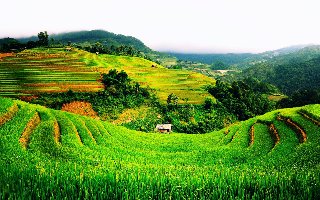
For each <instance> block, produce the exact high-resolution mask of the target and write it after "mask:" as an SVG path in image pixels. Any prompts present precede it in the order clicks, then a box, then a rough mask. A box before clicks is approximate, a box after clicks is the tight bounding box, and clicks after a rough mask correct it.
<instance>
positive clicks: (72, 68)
mask: <svg viewBox="0 0 320 200" xmlns="http://www.w3.org/2000/svg"><path fill="white" fill-rule="evenodd" d="M0 55H4V56H3V58H0V78H1V81H0V95H1V96H14V97H16V96H20V95H22V96H25V95H34V94H38V93H42V92H64V91H68V90H69V89H71V90H74V91H83V92H96V91H100V90H102V89H103V85H102V83H101V82H99V79H100V74H99V73H98V72H95V71H94V70H93V69H92V67H90V66H87V65H86V63H85V62H81V61H80V58H79V57H78V53H77V52H76V51H66V50H65V49H63V48H50V49H47V48H43V49H42V48H38V49H30V50H25V51H22V52H20V53H16V54H0ZM0 57H1V56H0Z"/></svg>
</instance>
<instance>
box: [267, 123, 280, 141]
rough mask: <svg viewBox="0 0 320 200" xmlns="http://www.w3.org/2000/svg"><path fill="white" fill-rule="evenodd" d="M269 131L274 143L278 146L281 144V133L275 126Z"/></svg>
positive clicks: (270, 127) (270, 126) (271, 126)
mask: <svg viewBox="0 0 320 200" xmlns="http://www.w3.org/2000/svg"><path fill="white" fill-rule="evenodd" d="M269 131H270V134H271V137H272V139H273V141H274V145H277V144H278V143H279V142H280V137H279V133H278V131H277V129H276V127H275V126H274V124H270V125H269Z"/></svg>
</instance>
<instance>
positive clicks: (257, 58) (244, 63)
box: [168, 44, 312, 69]
mask: <svg viewBox="0 0 320 200" xmlns="http://www.w3.org/2000/svg"><path fill="white" fill-rule="evenodd" d="M308 46H312V45H311V44H303V45H294V46H289V47H285V48H281V49H277V50H273V51H266V52H263V53H259V54H253V53H227V54H194V53H192V54H191V53H190V54H189V53H172V52H168V54H169V55H171V56H174V57H176V58H177V59H179V60H184V61H192V62H199V63H204V64H209V65H211V64H215V63H224V64H225V65H227V66H229V68H238V69H246V68H249V67H251V66H252V65H254V64H256V63H260V62H265V61H267V60H270V59H273V58H275V57H277V56H281V55H286V54H290V53H294V52H297V51H299V50H301V49H303V48H305V47H308Z"/></svg>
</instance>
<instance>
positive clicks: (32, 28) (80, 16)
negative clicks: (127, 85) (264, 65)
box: [0, 0, 320, 52]
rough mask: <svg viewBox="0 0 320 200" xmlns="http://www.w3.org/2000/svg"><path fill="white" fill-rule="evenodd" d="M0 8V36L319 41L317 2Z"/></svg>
mask: <svg viewBox="0 0 320 200" xmlns="http://www.w3.org/2000/svg"><path fill="white" fill-rule="evenodd" d="M0 8H1V9H0V19H1V20H0V37H8V36H11V37H18V36H29V35H36V34H37V33H38V32H40V31H44V30H47V31H48V33H49V34H51V33H59V32H66V31H75V30H92V29H104V30H107V31H110V32H114V33H120V34H124V35H131V36H134V37H137V38H138V39H140V40H142V41H143V42H144V43H145V44H146V45H147V46H149V47H151V48H153V49H155V50H171V51H183V52H262V51H266V50H272V49H277V48H282V47H286V46H290V45H296V44H309V43H313V44H320V11H319V9H320V1H319V0H77V1H74V0H54V1H43V0H1V3H0Z"/></svg>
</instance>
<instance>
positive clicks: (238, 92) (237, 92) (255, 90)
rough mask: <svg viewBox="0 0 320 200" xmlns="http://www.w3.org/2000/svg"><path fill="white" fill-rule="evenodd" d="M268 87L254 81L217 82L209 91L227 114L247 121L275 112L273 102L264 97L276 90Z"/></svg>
mask: <svg viewBox="0 0 320 200" xmlns="http://www.w3.org/2000/svg"><path fill="white" fill-rule="evenodd" d="M247 82H248V83H247ZM262 86H265V87H262ZM268 86H269V85H264V84H263V83H261V82H258V81H256V80H254V79H250V80H249V79H248V80H243V81H235V82H233V83H232V84H229V83H226V82H222V81H217V83H216V85H215V86H214V87H210V88H209V89H208V90H209V92H210V94H212V95H213V96H214V97H215V98H216V99H217V100H218V104H219V105H220V106H222V107H223V108H224V109H225V110H226V111H227V112H229V113H231V114H234V115H236V116H237V118H238V119H239V120H246V119H249V118H251V117H254V116H257V115H261V114H264V113H266V112H268V111H271V110H273V108H274V104H273V102H271V101H270V100H268V98H267V97H265V96H264V95H263V94H267V93H269V92H273V90H274V88H273V87H268Z"/></svg>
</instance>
